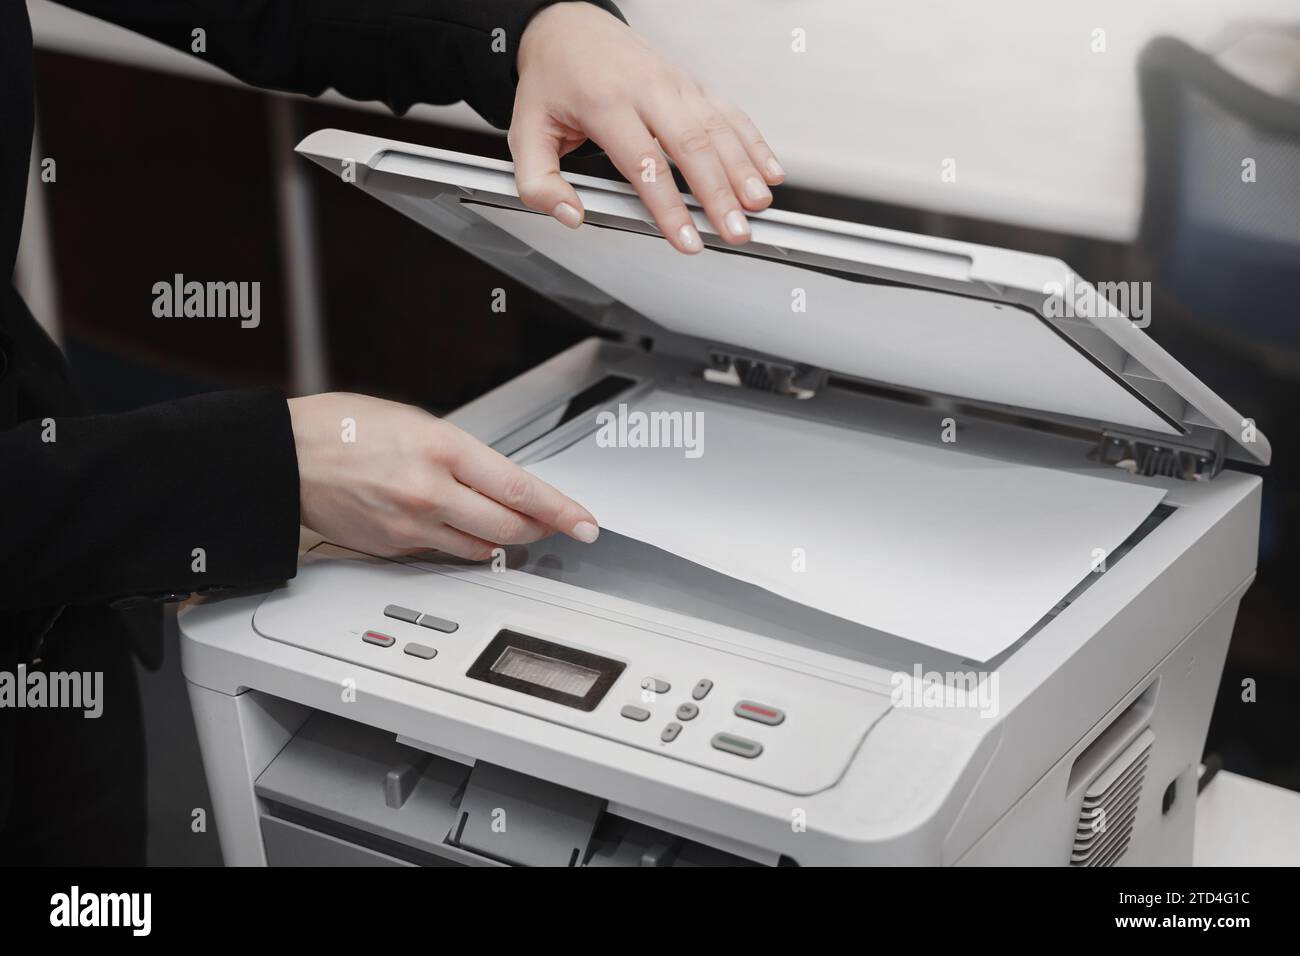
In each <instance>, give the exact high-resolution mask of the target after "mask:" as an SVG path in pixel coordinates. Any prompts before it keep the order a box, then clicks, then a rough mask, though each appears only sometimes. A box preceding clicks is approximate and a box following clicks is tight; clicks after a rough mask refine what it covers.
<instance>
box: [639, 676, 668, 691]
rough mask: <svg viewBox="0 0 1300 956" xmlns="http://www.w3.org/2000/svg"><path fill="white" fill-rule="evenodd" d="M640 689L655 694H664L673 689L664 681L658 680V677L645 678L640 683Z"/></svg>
mask: <svg viewBox="0 0 1300 956" xmlns="http://www.w3.org/2000/svg"><path fill="white" fill-rule="evenodd" d="M641 687H642V688H643V689H644V690H648V691H652V692H653V693H656V694H666V693H668V692H669V691H670V690H672V689H673V685H672V684H670V683H668V681H666V680H660V679H659V678H658V677H647V678H646V679H645V680H643V681H642V682H641Z"/></svg>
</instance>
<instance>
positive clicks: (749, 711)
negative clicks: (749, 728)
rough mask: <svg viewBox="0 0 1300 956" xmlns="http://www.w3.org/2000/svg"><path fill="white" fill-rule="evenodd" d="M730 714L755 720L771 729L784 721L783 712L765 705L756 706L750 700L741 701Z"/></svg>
mask: <svg viewBox="0 0 1300 956" xmlns="http://www.w3.org/2000/svg"><path fill="white" fill-rule="evenodd" d="M732 713H734V714H735V715H736V716H737V717H744V718H745V719H746V720H757V721H758V722H759V723H760V724H770V725H771V726H773V727H775V726H776V725H777V724H779V723H780V722H781V721H783V720H785V711H783V710H777V709H776V708H775V707H769V706H768V705H767V704H756V703H754V702H753V701H752V700H742V701H741V702H740V703H739V704H737V705H736V707H735V709H734V710H733V711H732Z"/></svg>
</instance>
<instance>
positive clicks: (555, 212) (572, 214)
mask: <svg viewBox="0 0 1300 956" xmlns="http://www.w3.org/2000/svg"><path fill="white" fill-rule="evenodd" d="M551 215H552V216H554V217H555V218H556V219H558V220H560V222H562V223H564V224H565V225H566V226H568V227H569V228H570V229H577V228H578V227H579V226H581V225H582V213H580V212H578V210H577V209H575V208H574V207H573V206H572V204H570V203H567V202H562V203H560V204H558V205H557V206H556V207H555V208H554V209H552V210H551Z"/></svg>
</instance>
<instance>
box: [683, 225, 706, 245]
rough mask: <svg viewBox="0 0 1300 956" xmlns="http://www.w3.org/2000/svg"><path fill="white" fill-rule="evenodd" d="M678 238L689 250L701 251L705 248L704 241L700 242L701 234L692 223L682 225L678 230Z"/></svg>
mask: <svg viewBox="0 0 1300 956" xmlns="http://www.w3.org/2000/svg"><path fill="white" fill-rule="evenodd" d="M677 238H678V239H679V240H681V244H682V245H683V246H685V247H686V251H687V252H699V251H700V250H701V249H702V248H704V243H702V242H700V234H699V233H698V232H696V231H695V227H694V226H692V225H691V224H690V223H687V224H686V225H684V226H682V228H681V229H679V230H678V231H677Z"/></svg>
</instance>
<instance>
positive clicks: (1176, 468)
mask: <svg viewBox="0 0 1300 956" xmlns="http://www.w3.org/2000/svg"><path fill="white" fill-rule="evenodd" d="M1225 446H1226V442H1225V440H1224V437H1223V435H1222V434H1221V433H1220V434H1218V435H1216V436H1215V438H1214V442H1213V447H1211V448H1204V447H1202V446H1200V445H1191V444H1185V443H1181V442H1177V441H1167V440H1165V439H1163V438H1152V437H1150V436H1136V435H1125V434H1122V433H1118V432H1109V431H1107V432H1102V435H1101V441H1100V442H1099V443H1098V445H1097V448H1096V450H1095V451H1094V452H1093V455H1092V456H1090V457H1094V458H1096V459H1097V460H1098V461H1100V462H1102V463H1103V464H1106V465H1115V466H1116V467H1117V468H1123V469H1125V470H1126V471H1129V472H1132V473H1133V474H1135V475H1143V476H1144V477H1148V478H1149V477H1153V476H1159V477H1166V478H1181V479H1182V480H1184V481H1209V480H1210V479H1211V478H1213V477H1215V476H1216V475H1217V474H1218V473H1219V472H1220V471H1222V470H1223V463H1224V457H1225V456H1224V449H1225Z"/></svg>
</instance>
